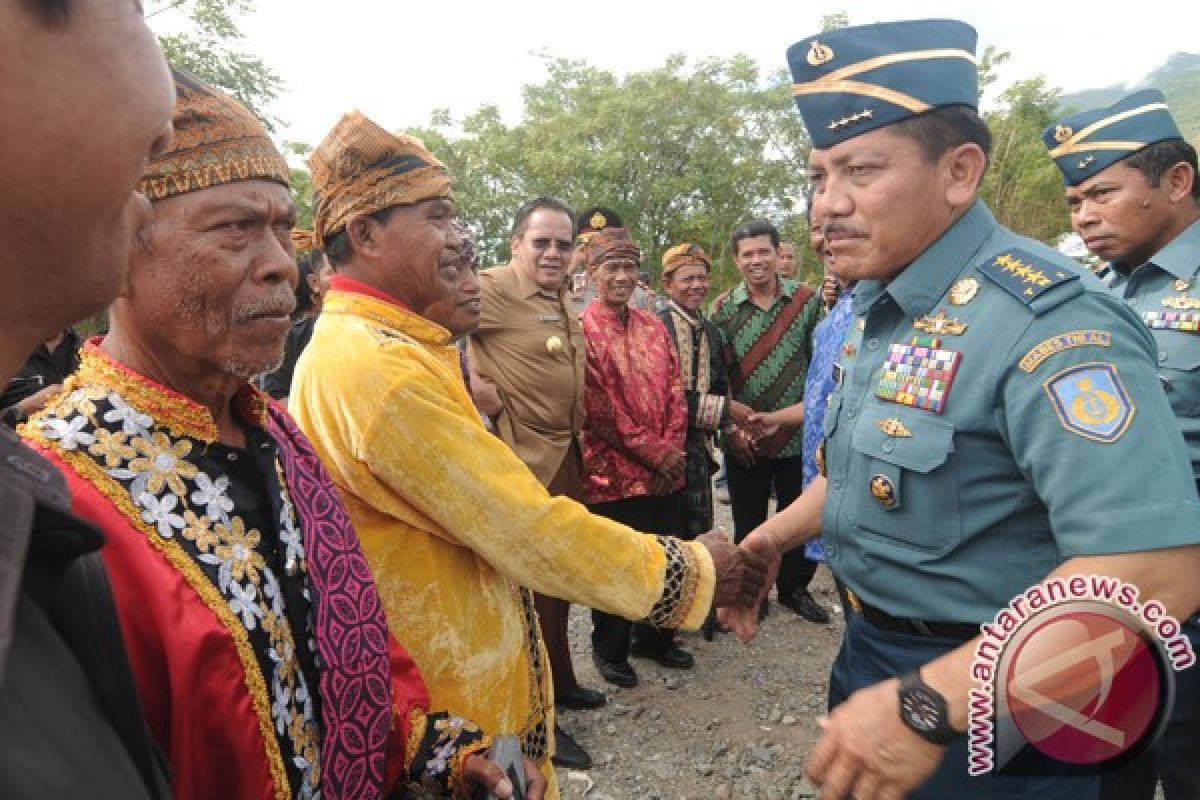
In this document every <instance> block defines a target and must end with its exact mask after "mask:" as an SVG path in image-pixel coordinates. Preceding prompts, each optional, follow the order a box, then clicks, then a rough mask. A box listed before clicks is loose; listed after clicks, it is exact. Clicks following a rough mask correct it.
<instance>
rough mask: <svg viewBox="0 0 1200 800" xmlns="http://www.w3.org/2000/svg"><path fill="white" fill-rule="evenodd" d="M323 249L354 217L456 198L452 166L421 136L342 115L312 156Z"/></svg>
mask: <svg viewBox="0 0 1200 800" xmlns="http://www.w3.org/2000/svg"><path fill="white" fill-rule="evenodd" d="M308 166H309V168H310V169H311V170H312V181H313V194H314V200H313V204H314V210H313V217H314V219H313V222H314V224H315V226H316V233H317V239H318V240H319V241H320V242H321V244H322V246H324V245H325V244H327V243H328V242H329V237H330V236H333V235H334V234H336V233H338V232H339V231H341V230H342V229H343V228H345V227H346V223H347V222H349V221H350V218H351V217H353V216H356V215H359V214H374V213H375V212H376V211H383V210H384V209H385V208H391V207H392V206H406V205H415V204H416V203H419V202H421V201H422V200H431V199H433V198H435V197H451V196H453V195H452V192H451V180H450V173H449V171H448V170H447V169H446V166H445V165H444V164H443V163H442V162H441V161H438V160H437V158H435V157H434V155H433V153H431V152H429V150H427V149H426V148H425V144H424V143H423V142H422V141H421V140H420V139H418V138H416V137H415V136H408V135H406V134H403V133H388V132H387V131H386V130H384V129H383V128H381V127H379V126H378V125H376V124H375V123H374V122H372V121H371V120H369V119H367V117H366V116H365V115H364V114H363V113H362V112H361V111H351V112H350V113H349V114H346V115H345V116H343V117H342V119H341V121H340V122H338V124H337V125H335V126H334V128H333V130H332V131H330V132H329V135H328V136H326V137H325V139H324V140H323V141H322V142H321V143H320V144H319V145H317V149H316V150H313V152H312V155H311V156H309V158H308Z"/></svg>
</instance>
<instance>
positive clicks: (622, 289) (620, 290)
mask: <svg viewBox="0 0 1200 800" xmlns="http://www.w3.org/2000/svg"><path fill="white" fill-rule="evenodd" d="M588 277H589V278H590V279H591V281H592V285H593V286H595V287H596V296H597V298H598V299H599V300H600V302H601V303H604V305H606V306H608V307H610V308H623V307H624V306H626V305H628V303H629V298H630V297H632V296H633V290H634V289H636V288H637V285H638V263H637V262H636V261H632V260H630V259H627V258H612V259H608V260H607V261H602V262H600V263H599V264H596V265H595V266H593V267H591V268H590V269H589V270H588Z"/></svg>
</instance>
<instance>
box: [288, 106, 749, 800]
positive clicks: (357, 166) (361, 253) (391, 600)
mask: <svg viewBox="0 0 1200 800" xmlns="http://www.w3.org/2000/svg"><path fill="white" fill-rule="evenodd" d="M309 164H310V166H311V168H312V174H313V184H314V187H315V189H316V196H317V204H316V229H317V234H318V235H319V236H320V238H321V240H322V243H323V245H324V248H325V252H326V254H327V255H328V256H329V259H330V261H331V263H332V264H333V265H334V268H335V270H336V274H335V275H334V277H333V281H332V285H331V291H330V293H329V295H328V297H327V299H326V301H325V309H324V312H323V314H322V316H321V318H320V319H319V320H318V322H317V326H316V330H315V331H314V333H313V338H312V342H311V344H310V345H309V347H308V349H307V350H306V351H305V353H304V355H303V356H302V357H301V359H300V361H299V363H298V364H297V366H296V373H295V377H294V380H293V384H292V409H293V412H294V414H295V417H296V420H297V422H298V423H299V424H300V427H301V428H302V429H303V430H304V431H305V432H306V433H307V434H308V435H309V436H310V437H311V439H312V440H313V443H314V444H315V446H316V449H317V452H318V454H319V456H320V457H321V459H322V461H323V462H324V463H325V465H326V467H327V468H328V469H329V471H330V473H331V474H332V476H333V480H334V482H335V483H336V484H337V485H338V487H339V488H340V489H341V491H342V493H343V497H344V499H345V501H346V505H347V507H348V509H349V511H350V516H351V519H352V520H353V522H354V525H355V528H356V529H357V531H358V534H359V537H360V538H361V540H362V545H363V549H364V551H365V552H366V554H367V558H368V560H369V561H370V563H371V567H372V569H373V570H374V572H375V577H376V581H377V584H378V586H379V591H380V595H381V597H382V600H383V603H384V606H385V609H386V612H387V616H388V621H389V624H390V627H391V629H392V632H393V633H394V634H395V635H396V637H397V638H398V639H399V640H400V641H401V642H402V643H403V644H404V645H405V646H406V647H407V648H408V649H409V650H410V652H411V653H412V655H413V658H414V660H415V661H416V662H417V664H418V666H419V667H420V669H421V672H422V674H423V675H424V677H425V680H426V682H427V684H428V686H429V690H430V694H431V695H432V698H433V702H434V703H435V704H438V703H440V704H443V705H444V704H446V703H451V704H452V705H453V707H455V708H458V709H461V710H462V711H461V713H464V714H467V715H470V716H471V717H472V718H473V719H475V720H476V721H478V723H479V724H480V725H481V726H482V727H483V728H484V730H485V732H487V733H488V734H492V735H499V734H512V735H516V736H518V737H519V738H520V740H521V744H522V749H523V751H524V752H525V754H526V755H527V756H529V757H530V758H531V759H533V760H534V761H536V762H538V763H539V764H540V765H541V767H542V770H543V771H544V772H545V773H546V776H547V778H548V779H549V780H550V782H551V786H550V788H549V790H548V791H547V794H546V797H548V798H552V797H556V796H557V789H556V787H555V786H554V783H553V770H552V769H551V767H550V756H551V754H552V752H553V737H552V735H551V731H552V730H553V722H554V720H553V698H552V691H551V688H550V687H551V684H550V675H549V674H548V672H549V670H548V667H547V663H546V656H545V651H544V648H543V646H542V643H541V638H540V634H539V632H538V625H537V617H536V615H535V613H534V610H533V601H532V597H531V593H530V591H529V589H533V590H536V591H539V592H542V593H543V594H547V595H552V596H555V597H561V598H563V599H566V600H569V601H571V602H574V603H580V604H582V605H587V606H591V607H594V608H600V609H603V610H605V611H608V612H611V613H615V614H620V615H622V616H625V617H628V618H630V619H635V620H647V621H650V622H652V623H654V624H656V625H658V626H660V627H663V628H679V627H682V628H696V627H699V625H700V624H701V623H702V622H703V621H704V618H705V616H706V615H707V614H708V611H709V608H710V607H711V606H712V605H714V603H715V604H716V605H731V604H734V603H740V604H749V603H751V602H752V595H753V592H754V591H755V590H756V589H757V587H759V586H761V584H762V581H763V578H764V573H765V567H766V565H765V562H763V561H762V560H761V559H759V558H757V557H755V556H752V555H749V554H746V553H744V552H742V551H740V550H738V549H737V548H735V547H734V546H733V545H732V544H730V543H729V542H728V541H727V540H726V539H725V538H724V537H722V536H720V535H719V534H705V535H704V536H701V537H699V539H698V540H697V541H696V542H680V541H678V540H676V539H670V538H660V537H654V536H649V535H644V534H639V533H636V532H634V531H632V530H630V529H629V528H626V527H624V526H622V525H619V524H617V523H615V522H612V521H610V520H606V519H603V518H600V517H594V516H592V515H590V514H588V513H587V510H586V509H585V508H584V507H583V506H581V505H579V504H578V503H576V502H574V501H572V500H569V499H567V498H565V497H551V496H550V495H549V494H548V493H547V492H546V490H545V488H544V487H543V486H542V484H541V483H539V482H538V480H537V478H536V477H534V475H533V473H531V472H530V471H529V470H528V469H527V468H526V467H525V465H524V464H523V463H521V461H520V460H519V459H518V458H517V457H516V456H515V455H514V454H513V452H512V450H511V449H510V448H509V447H508V446H507V445H505V444H504V442H502V441H501V440H500V439H498V438H496V437H494V436H491V435H489V434H488V433H487V431H486V430H485V429H484V427H483V424H482V422H481V420H480V418H479V415H478V413H477V412H476V411H475V409H474V407H473V406H472V403H471V398H470V395H469V393H468V391H467V388H466V386H465V385H464V381H463V374H462V371H461V368H460V366H459V358H458V351H457V350H456V349H455V348H454V346H453V345H452V343H451V342H452V339H453V337H454V336H456V335H461V334H464V333H467V332H469V331H471V330H472V329H473V328H474V327H475V326H476V325H477V324H478V320H479V283H478V280H477V279H476V278H475V276H474V274H473V271H471V268H469V267H464V266H462V264H461V259H460V258H459V254H458V252H457V250H458V248H459V246H460V242H459V238H458V234H457V233H456V232H455V231H454V228H453V227H452V225H451V222H452V220H454V218H455V208H454V202H453V197H452V193H451V189H450V176H449V174H448V172H447V170H446V168H445V167H444V166H443V165H442V164H441V163H440V162H439V161H438V160H437V159H436V158H435V157H434V156H433V154H431V153H430V152H429V151H428V150H426V149H425V148H424V146H423V145H422V144H421V143H420V142H419V141H417V140H415V139H412V138H411V137H406V136H394V135H392V134H389V133H388V132H387V131H385V130H383V129H381V128H379V127H378V126H377V125H375V124H374V123H372V122H371V121H370V120H368V119H367V118H366V117H364V116H363V115H362V114H360V113H358V112H354V113H351V114H348V115H346V116H345V117H343V119H342V120H341V121H340V122H339V123H338V125H337V126H336V127H335V128H334V129H333V131H332V132H331V133H330V134H329V135H328V136H327V137H326V138H325V140H324V141H323V142H322V143H321V144H320V145H319V146H318V147H317V149H316V150H315V151H314V152H313V155H312V157H311V159H310V161H309ZM464 269H466V270H468V272H466V273H464V272H463V270H464ZM524 587H528V589H527V588H524Z"/></svg>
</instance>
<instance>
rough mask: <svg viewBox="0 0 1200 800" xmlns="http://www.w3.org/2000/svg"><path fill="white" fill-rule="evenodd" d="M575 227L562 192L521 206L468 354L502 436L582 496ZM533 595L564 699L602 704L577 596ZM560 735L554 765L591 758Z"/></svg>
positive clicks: (483, 298) (490, 273) (581, 764)
mask: <svg viewBox="0 0 1200 800" xmlns="http://www.w3.org/2000/svg"><path fill="white" fill-rule="evenodd" d="M574 232H575V231H574V222H573V219H572V214H571V209H570V208H569V207H568V206H567V205H566V204H565V203H563V202H562V201H561V200H557V199H555V198H552V197H536V198H534V199H532V200H529V201H527V202H526V203H525V204H524V205H522V206H521V207H520V208H519V209H518V210H517V213H516V215H515V216H514V218H513V227H512V260H511V262H510V263H509V264H507V265H505V266H501V267H494V268H493V269H489V270H485V271H484V272H482V273H480V275H479V283H480V290H481V292H480V320H479V328H478V330H477V331H476V332H475V333H474V334H472V335H471V339H470V350H469V351H468V361H469V363H470V364H471V368H472V370H473V371H474V372H475V373H476V375H475V380H474V381H473V383H474V384H475V385H474V386H473V388H474V389H475V390H476V391H478V390H479V389H480V388H481V387H482V389H483V391H485V392H490V391H491V389H492V388H494V389H495V396H494V397H492V398H491V402H488V403H485V404H484V405H481V406H480V407H481V408H482V407H491V408H499V409H500V411H499V413H497V414H495V415H494V416H493V422H494V423H495V431H496V433H497V435H498V436H499V437H500V438H501V439H503V440H504V441H505V442H507V443H508V445H509V446H510V447H511V448H512V449H513V451H514V452H515V453H516V454H517V457H519V458H520V459H521V460H522V461H524V462H525V464H526V465H527V466H528V467H529V469H530V470H531V471H532V472H533V474H534V475H536V476H537V479H538V480H539V481H541V483H542V485H543V486H545V487H546V488H547V489H548V490H549V492H550V493H551V494H554V495H567V496H568V497H572V498H575V499H578V497H579V495H578V490H579V483H580V469H581V464H582V457H581V455H580V450H579V431H580V428H581V426H582V425H583V380H584V371H585V368H586V356H585V352H584V343H583V329H582V328H581V327H580V325H579V320H578V318H577V316H576V313H575V309H574V305H573V304H572V302H571V297H570V295H569V294H568V289H569V287H568V286H567V276H568V269H569V266H570V263H571V256H572V254H573V252H574V250H575V246H574ZM476 399H477V401H478V400H479V399H480V398H478V397H477V398H476ZM535 602H536V605H537V609H538V615H539V616H540V617H541V622H542V637H543V639H544V640H545V643H546V651H547V654H548V656H549V658H550V669H551V673H552V674H553V676H554V694H555V698H556V702H557V704H558V705H559V706H562V707H565V708H573V709H585V708H598V707H599V706H602V705H604V701H605V698H604V695H603V694H602V693H600V692H598V691H595V690H592V689H588V688H585V687H582V686H580V685H579V683H578V681H577V680H576V679H575V671H574V668H573V666H572V664H571V652H570V650H569V649H568V646H567V613H568V610H569V609H570V604H568V603H567V602H566V601H565V600H559V599H558V598H553V597H545V596H543V595H540V594H539V595H537V596H536V600H535ZM556 736H557V740H558V748H557V754H556V756H555V763H556V764H558V765H559V766H563V767H571V768H575V769H587V768H588V767H589V766H591V759H590V757H589V756H588V754H587V752H586V751H585V750H584V749H583V748H581V747H579V746H578V745H576V744H575V742H574V740H573V739H571V738H570V737H569V736H567V735H566V734H565V732H563V731H561V730H559V731H558V732H557V734H556Z"/></svg>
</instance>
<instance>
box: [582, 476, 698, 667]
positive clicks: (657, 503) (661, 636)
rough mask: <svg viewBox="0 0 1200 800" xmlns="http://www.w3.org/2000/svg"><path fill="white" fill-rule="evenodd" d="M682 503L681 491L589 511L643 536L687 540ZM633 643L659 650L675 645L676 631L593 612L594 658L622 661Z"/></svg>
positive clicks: (624, 500) (600, 505)
mask: <svg viewBox="0 0 1200 800" xmlns="http://www.w3.org/2000/svg"><path fill="white" fill-rule="evenodd" d="M683 503H684V493H683V491H682V490H681V491H678V492H673V493H671V494H668V495H664V496H662V497H624V498H622V499H620V500H611V501H609V502H607V503H593V504H591V505H589V506H588V510H590V511H591V512H592V513H593V514H599V515H600V516H602V517H607V518H608V519H611V520H614V521H616V522H620V523H621V524H623V525H628V526H629V527H631V528H633V529H634V530H637V531H641V532H642V533H654V534H658V535H660V536H676V537H678V538H680V539H687V538H690V537H689V536H688V535H687V532H686V530H685V528H686V526H685V524H684V513H683ZM633 641H637V643H638V647H639V648H641V647H645V648H647V649H650V650H657V651H662V650H665V649H666V648H668V647H670V646H671V645H672V644H673V643H674V641H675V631H668V630H659V629H658V628H655V627H654V626H653V625H646V624H644V623H637V624H635V623H632V622H630V621H629V620H627V619H623V618H621V617H617V616H614V615H612V614H608V613H606V612H604V611H596V610H595V609H593V610H592V652H593V653H595V654H596V657H597V658H599V659H600V660H602V661H610V662H620V661H625V660H626V659H628V658H629V647H630V644H631V643H632V642H633Z"/></svg>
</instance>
